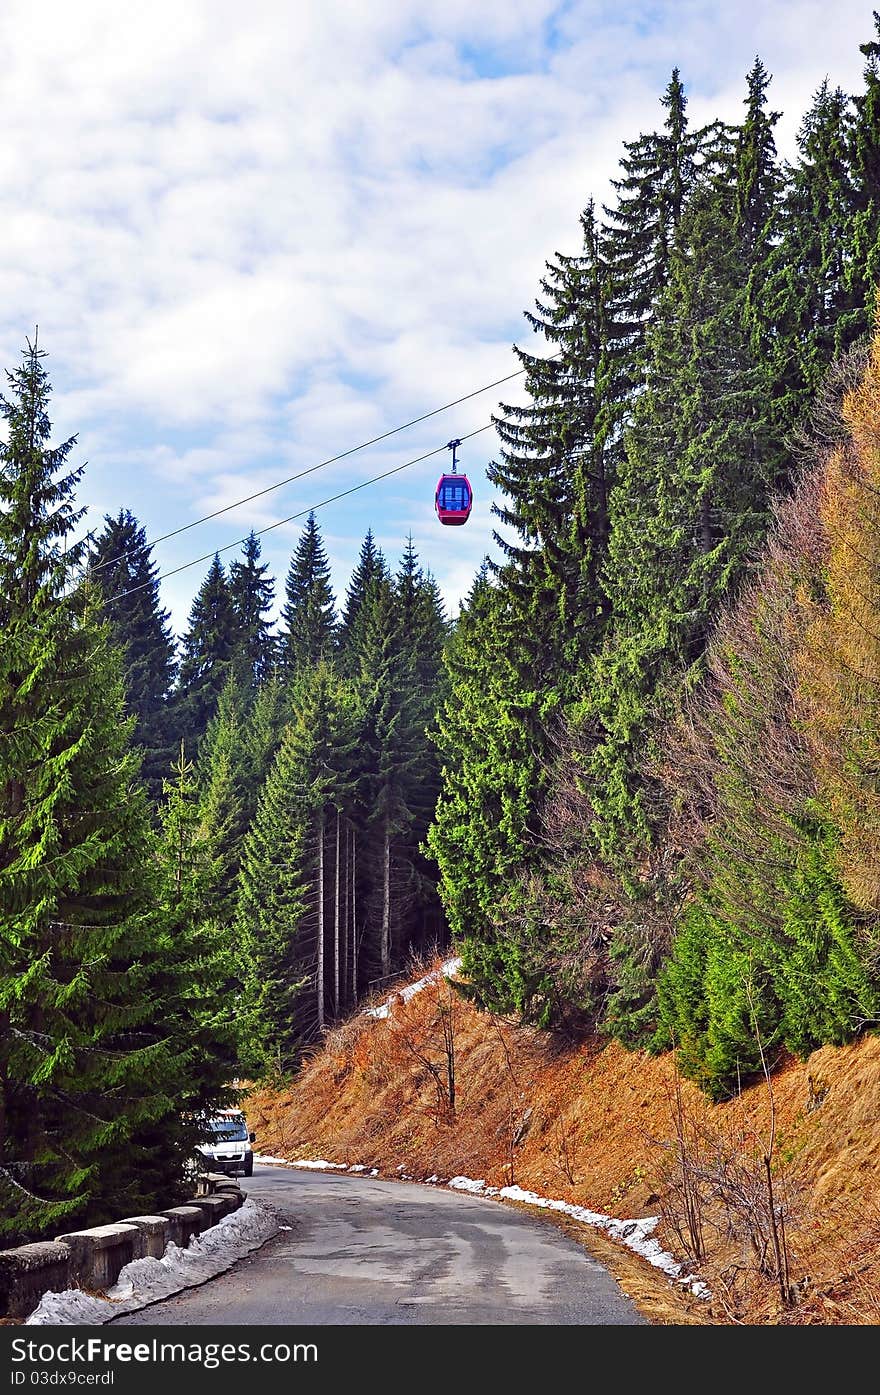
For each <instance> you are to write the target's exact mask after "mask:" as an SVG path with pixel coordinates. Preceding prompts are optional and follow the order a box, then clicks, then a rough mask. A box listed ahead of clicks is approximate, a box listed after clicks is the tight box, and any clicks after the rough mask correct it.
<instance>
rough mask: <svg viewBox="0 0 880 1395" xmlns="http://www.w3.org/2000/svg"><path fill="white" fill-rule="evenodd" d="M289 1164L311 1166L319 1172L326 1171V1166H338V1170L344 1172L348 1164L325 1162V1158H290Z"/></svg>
mask: <svg viewBox="0 0 880 1395" xmlns="http://www.w3.org/2000/svg"><path fill="white" fill-rule="evenodd" d="M290 1166H291V1167H310V1168H313V1169H314V1170H315V1171H316V1172H320V1171H322V1170H323V1171H326V1170H327V1168H328V1167H335V1168H338V1169H339V1171H341V1172H344V1171H345V1170H346V1168H347V1166H348V1164H347V1163H332V1162H327V1160H326V1158H291V1159H290Z"/></svg>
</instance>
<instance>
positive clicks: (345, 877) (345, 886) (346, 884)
mask: <svg viewBox="0 0 880 1395" xmlns="http://www.w3.org/2000/svg"><path fill="white" fill-rule="evenodd" d="M350 862H351V849H350V847H349V841H348V820H346V823H345V856H344V858H343V860H342V868H343V870H342V958H341V960H340V965H339V973H340V976H341V978H342V1000H343V1002H345V1000H346V998H347V997H348V981H349V973H348V904H349V889H350V884H351V876H350V874H349V864H350Z"/></svg>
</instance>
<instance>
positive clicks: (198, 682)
mask: <svg viewBox="0 0 880 1395" xmlns="http://www.w3.org/2000/svg"><path fill="white" fill-rule="evenodd" d="M238 633H239V632H238V622H237V619H236V614H235V608H234V605H233V602H232V594H231V591H230V586H229V581H228V580H227V577H226V573H225V571H224V570H223V563H222V562H221V561H220V558H219V556H217V555H215V557H214V560H213V562H212V563H211V566H210V568H209V570H208V574H207V576H206V577H205V580H204V581H203V582H202V585H201V587H200V588H199V591H198V594H197V596H196V598H195V600H194V601H193V603H192V608H191V610H190V613H189V626H188V629H187V631H186V634H185V635H184V636H183V639H182V641H181V655H180V669H179V673H178V680H177V691H176V694H175V706H176V709H177V715H178V729H179V730H180V733H181V735H182V737H183V739H184V742H185V746H186V751H187V753H188V755H191V754H195V753H196V752H198V749H199V745H200V743H201V741H202V738H203V737H204V734H205V732H206V730H207V727H208V723H209V722H210V720H211V718H212V717H213V715H214V713H215V711H216V710H217V702H218V700H219V697H220V694H221V692H222V691H223V688H224V686H225V684H226V680H227V678H228V677H229V673H230V670H231V668H232V666H233V665H234V663H235V661H236V658H237V656H238V652H239V650H238Z"/></svg>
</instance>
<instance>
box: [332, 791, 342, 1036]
mask: <svg viewBox="0 0 880 1395" xmlns="http://www.w3.org/2000/svg"><path fill="white" fill-rule="evenodd" d="M341 821H342V814H341V813H340V811H339V810H338V809H337V810H336V887H335V894H334V901H333V1015H334V1017H338V1016H339V858H340V847H339V834H340V828H339V825H340V823H341Z"/></svg>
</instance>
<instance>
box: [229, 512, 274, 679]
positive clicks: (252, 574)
mask: <svg viewBox="0 0 880 1395" xmlns="http://www.w3.org/2000/svg"><path fill="white" fill-rule="evenodd" d="M260 551H261V550H260V540H259V538H258V537H257V536H256V534H255V533H254V532H251V533H249V535H248V537H247V538H246V540H245V543H244V547H243V548H242V552H243V557H244V560H243V561H241V562H237V561H236V562H233V563H232V566H231V567H230V568H229V594H230V598H231V600H232V609H233V611H234V613H235V619H236V624H237V628H238V646H239V652H240V658H241V663H242V665H243V667H244V671H245V673H246V674H247V675H248V677H249V680H250V682H251V683H252V685H253V686H254V687H255V688H259V687H261V686H262V684H263V683H265V682H266V681H267V680H268V678H269V676H270V674H271V673H272V669H273V666H274V662H275V648H276V645H275V638H274V636H273V634H272V625H271V621H270V620H269V618H268V616H269V613H270V612H271V610H272V605H273V602H274V599H275V583H274V581H273V580H272V578H271V577H270V576H269V574H268V572H269V567H268V563H265V562H264V563H263V564H262V565H260Z"/></svg>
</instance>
